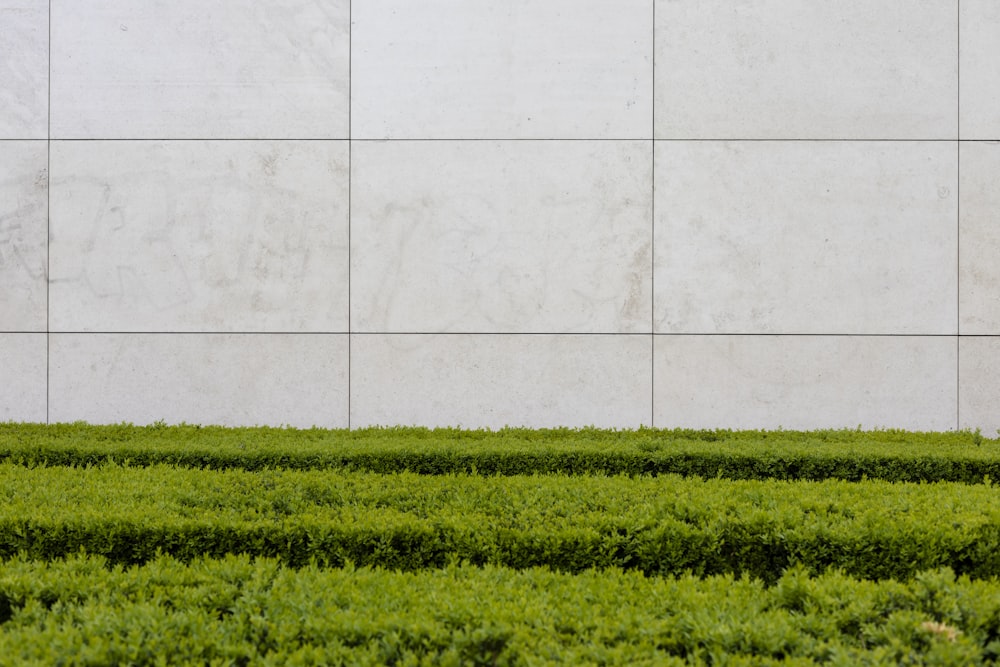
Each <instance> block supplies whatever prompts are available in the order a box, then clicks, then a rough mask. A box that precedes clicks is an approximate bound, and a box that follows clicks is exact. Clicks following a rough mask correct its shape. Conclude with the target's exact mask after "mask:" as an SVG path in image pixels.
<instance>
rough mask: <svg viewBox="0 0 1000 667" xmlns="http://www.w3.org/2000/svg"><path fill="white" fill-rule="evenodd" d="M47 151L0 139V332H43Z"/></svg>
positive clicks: (37, 143) (37, 145)
mask: <svg viewBox="0 0 1000 667" xmlns="http://www.w3.org/2000/svg"><path fill="white" fill-rule="evenodd" d="M2 14H3V12H2V10H0V16H2ZM47 150H48V149H47V146H46V143H45V142H44V141H0V331H45V326H46V312H45V310H46V301H45V299H46V296H45V295H46V285H45V282H46V279H45V272H46V262H47V258H46V252H47V249H46V242H47V240H48V239H47V233H48V232H47V227H48V219H47V216H48V212H47V205H48V187H49V179H48V173H47V171H48V155H47Z"/></svg>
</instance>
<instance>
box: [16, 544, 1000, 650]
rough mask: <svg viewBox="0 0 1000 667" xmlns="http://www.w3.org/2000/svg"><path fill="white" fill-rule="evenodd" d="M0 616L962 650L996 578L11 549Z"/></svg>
mask: <svg viewBox="0 0 1000 667" xmlns="http://www.w3.org/2000/svg"><path fill="white" fill-rule="evenodd" d="M0 629H2V631H0V664H3V665H32V664H34V665H54V664H79V665H86V664H102V665H103V664H131V665H153V664H191V663H196V664H220V665H221V664H235V665H249V664H254V665H256V664H272V665H279V664H280V665H285V664H288V665H334V664H351V665H386V664H397V665H423V664H435V665H460V664H461V665H476V664H478V665H515V664H517V665H546V664H557V663H558V664H574V665H577V664H636V665H683V664H690V665H720V664H725V665H779V664H780V665H813V664H826V665H845V666H846V665H916V664H934V665H956V666H957V665H961V666H963V667H964V666H968V665H977V664H993V663H994V662H995V661H996V659H997V657H998V655H1000V582H998V581H996V580H991V581H978V582H977V581H970V580H968V579H964V578H959V579H956V577H955V576H954V574H953V573H951V572H950V571H949V570H939V571H930V572H924V573H920V574H919V575H918V576H916V577H915V578H914V579H913V580H912V581H910V582H909V583H906V584H903V583H897V582H880V583H873V582H869V581H856V580H852V579H850V578H848V577H845V576H844V575H842V574H839V573H828V574H826V575H823V576H821V577H819V578H809V577H808V576H807V575H806V574H805V573H804V572H802V571H793V572H789V573H787V574H786V575H785V576H783V577H782V578H781V579H780V580H779V581H778V582H777V584H776V585H775V586H773V587H769V588H766V587H764V586H763V585H762V584H761V583H760V582H755V581H751V580H748V579H734V578H732V577H714V578H709V579H704V580H700V579H696V578H692V577H681V578H680V579H676V580H675V579H663V578H644V577H642V576H640V575H638V574H636V573H628V572H622V571H620V570H609V571H600V572H597V571H586V572H583V573H580V574H578V575H576V576H566V575H562V574H558V573H553V572H551V571H546V570H541V569H531V570H522V571H513V570H509V569H502V568H493V567H486V568H473V567H468V566H452V567H448V568H444V569H440V570H424V571H420V572H416V573H398V572H386V571H381V570H371V569H367V568H347V569H343V570H328V569H321V568H317V567H315V566H307V567H305V568H302V569H299V570H290V569H286V568H283V567H282V566H280V565H279V564H278V563H277V562H275V561H270V560H263V561H261V560H258V561H251V560H249V559H247V558H245V557H228V558H225V559H222V560H207V559H198V560H195V561H193V562H192V563H190V564H188V565H184V564H181V563H179V562H177V561H175V560H173V559H171V558H166V557H160V558H157V559H156V560H154V561H152V562H150V563H149V564H147V565H146V566H143V567H136V568H131V569H128V570H122V569H121V568H114V569H109V568H108V567H107V565H106V564H105V563H104V562H102V560H101V559H98V558H92V557H89V558H71V559H69V560H67V561H65V562H54V563H48V564H44V563H36V562H25V561H23V560H19V559H18V560H14V561H11V562H7V563H3V564H0Z"/></svg>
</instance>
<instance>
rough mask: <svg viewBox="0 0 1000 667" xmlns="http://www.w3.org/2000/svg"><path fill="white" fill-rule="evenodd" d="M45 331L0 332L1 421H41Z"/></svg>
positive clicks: (42, 420) (43, 389) (42, 416)
mask: <svg viewBox="0 0 1000 667" xmlns="http://www.w3.org/2000/svg"><path fill="white" fill-rule="evenodd" d="M46 354H47V353H46V341H45V334H35V333H31V334H5V333H0V378H3V381H2V382H0V422H4V421H16V422H44V421H45V401H46V396H45V392H46V381H47V380H46V376H45V373H46V371H45V365H46Z"/></svg>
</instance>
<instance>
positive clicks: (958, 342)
mask: <svg viewBox="0 0 1000 667" xmlns="http://www.w3.org/2000/svg"><path fill="white" fill-rule="evenodd" d="M955 7H956V17H955V24H956V26H955V83H956V85H955V430H959V429H961V428H962V401H961V398H962V397H961V391H962V363H961V361H962V360H961V355H962V0H955Z"/></svg>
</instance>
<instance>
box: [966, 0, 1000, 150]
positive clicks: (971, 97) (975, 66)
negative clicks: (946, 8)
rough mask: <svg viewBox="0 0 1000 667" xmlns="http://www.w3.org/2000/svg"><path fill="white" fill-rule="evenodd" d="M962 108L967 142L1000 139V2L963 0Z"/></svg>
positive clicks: (992, 0) (993, 0)
mask: <svg viewBox="0 0 1000 667" xmlns="http://www.w3.org/2000/svg"><path fill="white" fill-rule="evenodd" d="M959 4H960V5H961V12H962V18H961V21H962V23H961V41H960V47H961V61H962V63H961V65H962V69H961V72H962V77H961V87H962V91H961V105H960V106H959V110H960V118H959V124H960V125H959V127H960V128H961V132H962V138H963V139H1000V77H998V76H997V72H998V71H1000V48H998V45H1000V2H997V1H996V0H962V1H961V3H959Z"/></svg>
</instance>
